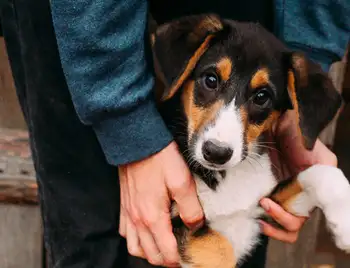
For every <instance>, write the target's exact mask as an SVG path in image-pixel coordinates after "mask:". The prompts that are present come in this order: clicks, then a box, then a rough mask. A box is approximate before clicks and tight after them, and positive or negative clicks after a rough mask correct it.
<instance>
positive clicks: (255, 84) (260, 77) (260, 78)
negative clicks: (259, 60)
mask: <svg viewBox="0 0 350 268" xmlns="http://www.w3.org/2000/svg"><path fill="white" fill-rule="evenodd" d="M269 76H270V75H269V71H268V70H267V69H266V68H263V69H260V70H258V71H257V72H256V73H255V74H254V75H253V78H252V80H251V81H250V87H251V88H260V87H264V86H267V85H268V84H269Z"/></svg>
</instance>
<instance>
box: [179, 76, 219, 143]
mask: <svg viewBox="0 0 350 268" xmlns="http://www.w3.org/2000/svg"><path fill="white" fill-rule="evenodd" d="M182 102H183V105H184V111H185V114H186V117H187V119H188V132H189V135H188V136H189V138H191V136H192V135H193V133H194V132H198V131H199V130H200V129H201V128H202V127H204V126H205V125H207V124H208V123H210V122H211V121H212V120H213V119H214V118H215V116H216V115H217V113H218V111H219V110H220V108H221V107H222V106H223V105H224V103H223V101H222V100H219V101H217V102H215V103H213V104H212V105H211V106H209V107H206V108H203V107H199V106H197V105H196V104H195V102H194V81H193V80H190V81H187V82H186V83H185V85H184V91H183V94H182Z"/></svg>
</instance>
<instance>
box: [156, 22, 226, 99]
mask: <svg viewBox="0 0 350 268" xmlns="http://www.w3.org/2000/svg"><path fill="white" fill-rule="evenodd" d="M222 30H223V24H222V21H221V20H220V18H219V17H218V16H216V15H195V16H188V17H183V18H181V19H178V20H175V21H172V22H170V23H167V24H164V25H162V26H160V27H159V28H158V29H157V31H156V33H155V35H154V36H153V37H152V45H153V55H154V64H155V69H156V73H157V76H158V78H160V79H161V80H162V82H163V83H164V84H165V90H164V92H163V96H162V100H167V99H170V98H171V97H172V96H173V95H174V94H175V93H176V91H177V90H178V89H179V88H180V87H181V85H182V84H183V83H184V81H185V80H186V79H187V78H188V76H189V75H190V74H191V72H192V70H193V69H194V68H195V66H196V64H197V62H198V61H199V59H200V57H201V56H202V55H203V54H204V53H205V51H206V50H207V49H208V47H209V46H210V42H211V41H212V40H213V38H214V36H215V34H217V33H218V32H220V31H222Z"/></svg>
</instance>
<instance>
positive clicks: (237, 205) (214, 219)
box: [195, 154, 277, 260]
mask: <svg viewBox="0 0 350 268" xmlns="http://www.w3.org/2000/svg"><path fill="white" fill-rule="evenodd" d="M258 161H259V164H257V163H254V165H253V164H250V163H249V162H248V161H247V160H245V161H243V162H241V163H239V164H238V165H236V166H235V167H233V168H231V169H228V170H226V176H225V178H224V179H222V180H220V183H219V185H218V186H217V188H216V190H215V191H214V190H212V189H210V188H209V187H208V186H207V185H206V184H205V183H204V182H203V181H202V180H201V179H200V178H198V177H196V178H195V181H196V184H197V192H198V196H199V199H200V200H201V203H202V206H203V210H204V213H205V215H206V218H207V219H208V220H209V225H210V227H211V228H213V229H214V230H216V231H218V232H220V233H221V234H223V235H224V236H225V237H226V238H228V239H229V240H230V241H231V243H232V245H233V247H234V251H235V252H234V255H235V256H236V258H237V259H238V260H241V259H242V258H243V257H244V256H245V255H247V254H249V252H250V251H251V250H252V249H253V248H254V245H256V243H257V236H258V234H259V226H258V223H257V221H256V217H257V216H259V214H260V212H261V211H260V210H258V209H257V205H258V202H259V200H260V199H261V198H262V197H264V196H266V195H267V194H269V193H270V191H271V189H273V188H274V187H275V185H276V184H277V183H276V180H275V178H274V175H273V173H272V171H271V163H270V159H269V157H268V155H267V154H264V155H262V156H261V157H260V159H259V160H258Z"/></svg>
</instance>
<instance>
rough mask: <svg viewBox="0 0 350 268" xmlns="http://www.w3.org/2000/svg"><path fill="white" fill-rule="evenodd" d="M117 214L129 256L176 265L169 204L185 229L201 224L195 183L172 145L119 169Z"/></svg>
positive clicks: (157, 263)
mask: <svg viewBox="0 0 350 268" xmlns="http://www.w3.org/2000/svg"><path fill="white" fill-rule="evenodd" d="M119 179H120V192H121V212H120V227H119V233H120V234H121V235H122V236H123V237H125V238H126V240H127V247H128V251H129V253H130V254H131V255H134V256H137V257H142V258H146V259H147V260H148V262H150V263H151V264H153V265H162V266H168V267H171V266H177V265H178V261H179V256H178V251H177V243H176V239H175V237H174V235H173V233H172V226H171V219H170V204H171V200H174V201H175V202H176V204H177V208H178V212H179V214H180V217H181V218H182V220H183V221H184V223H185V224H187V225H188V226H189V227H194V228H196V227H198V226H200V225H201V224H202V222H203V211H202V208H201V205H200V203H199V200H198V197H197V193H196V188H195V187H196V186H195V182H194V180H193V179H192V177H191V174H190V171H189V169H188V167H187V165H186V163H185V161H184V160H183V158H182V156H181V155H180V153H179V151H178V148H177V145H176V143H175V142H172V143H171V144H170V145H168V146H167V147H166V148H165V149H163V150H162V151H160V152H159V153H157V154H155V155H153V156H150V157H148V158H147V159H145V160H142V161H139V162H135V163H131V164H127V165H123V166H120V167H119Z"/></svg>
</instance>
